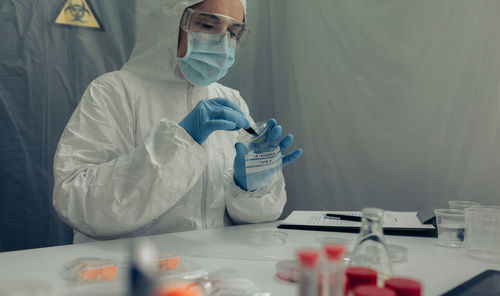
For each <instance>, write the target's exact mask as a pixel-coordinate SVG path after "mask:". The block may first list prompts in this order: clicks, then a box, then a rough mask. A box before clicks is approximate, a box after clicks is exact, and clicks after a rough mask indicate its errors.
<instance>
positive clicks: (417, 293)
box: [385, 277, 422, 296]
mask: <svg viewBox="0 0 500 296" xmlns="http://www.w3.org/2000/svg"><path fill="white" fill-rule="evenodd" d="M385 287H386V288H388V289H391V290H393V291H394V292H395V293H396V295H397V296H421V295H422V284H421V283H420V282H418V281H416V280H412V279H408V278H395V277H393V278H389V279H387V280H386V281H385Z"/></svg>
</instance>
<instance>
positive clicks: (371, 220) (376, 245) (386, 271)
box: [350, 208, 392, 285]
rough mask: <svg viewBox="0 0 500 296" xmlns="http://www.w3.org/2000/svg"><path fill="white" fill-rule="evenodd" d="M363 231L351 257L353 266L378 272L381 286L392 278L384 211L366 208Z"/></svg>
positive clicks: (364, 210) (363, 212)
mask: <svg viewBox="0 0 500 296" xmlns="http://www.w3.org/2000/svg"><path fill="white" fill-rule="evenodd" d="M362 214H363V218H362V221H361V230H360V232H359V235H358V238H357V239H356V245H355V248H354V251H353V255H352V257H351V262H350V265H351V266H365V267H369V268H372V269H375V270H376V271H377V272H378V280H379V281H380V285H382V284H383V281H384V280H385V279H387V278H389V277H391V276H392V265H391V261H390V258H389V255H388V254H387V247H386V245H385V238H384V233H383V232H382V219H383V217H384V211H383V210H381V209H377V208H364V209H363V211H362Z"/></svg>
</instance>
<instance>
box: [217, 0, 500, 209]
mask: <svg viewBox="0 0 500 296" xmlns="http://www.w3.org/2000/svg"><path fill="white" fill-rule="evenodd" d="M248 9H249V11H248V22H249V24H250V26H251V28H252V30H253V34H252V36H251V37H252V38H251V39H250V41H249V42H248V43H247V44H246V46H245V47H244V48H243V49H242V50H241V51H240V52H239V55H238V56H237V64H236V65H235V67H234V68H233V69H232V70H231V72H230V75H229V76H228V77H227V78H226V79H225V83H226V84H228V85H231V86H233V87H235V88H238V89H239V90H240V92H241V93H242V95H243V96H244V98H245V99H246V100H247V102H248V104H249V105H250V109H251V112H252V114H253V116H254V117H255V118H256V119H259V120H265V119H267V118H269V117H276V118H277V119H278V122H280V123H281V124H282V125H283V127H284V130H285V131H288V132H290V133H292V134H294V135H295V146H297V147H302V148H303V149H304V155H303V157H302V158H301V159H300V160H298V161H297V162H296V163H293V164H292V165H290V166H289V167H287V168H285V169H284V173H285V177H286V182H287V192H288V203H287V205H286V211H285V213H284V215H287V214H288V213H289V212H290V211H291V210H293V209H311V210H344V209H350V210H357V209H360V208H362V207H365V206H377V207H381V208H384V209H393V210H417V209H419V208H422V207H425V206H428V205H439V206H444V205H447V204H446V201H448V200H453V199H462V200H474V201H479V202H481V203H488V204H500V194H499V191H500V185H499V183H500V182H499V180H500V33H499V32H500V17H498V16H499V15H500V1H488V0H476V1H469V0H438V1H435V0H419V1H399V0H376V1H375V0H372V1H369V0H315V1H301V0H272V1H268V0H249V3H248Z"/></svg>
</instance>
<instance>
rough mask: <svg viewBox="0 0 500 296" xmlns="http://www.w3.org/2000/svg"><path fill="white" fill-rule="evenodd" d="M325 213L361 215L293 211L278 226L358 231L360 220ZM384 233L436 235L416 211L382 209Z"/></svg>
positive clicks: (359, 213) (348, 213) (356, 214)
mask: <svg viewBox="0 0 500 296" xmlns="http://www.w3.org/2000/svg"><path fill="white" fill-rule="evenodd" d="M327 213H333V214H342V215H352V216H361V212H359V211H347V212H346V211H293V212H292V213H291V214H290V215H289V216H288V217H287V218H286V219H285V220H283V221H281V223H280V224H279V225H278V228H281V229H297V230H315V231H334V232H354V233H357V232H359V229H360V227H361V222H354V221H346V220H337V219H329V218H326V214H327ZM382 225H383V226H382V227H383V231H384V234H387V235H399V236H419V237H437V231H436V228H435V227H434V226H433V225H430V224H423V223H421V222H420V220H419V219H418V218H417V212H399V211H384V218H383V223H382Z"/></svg>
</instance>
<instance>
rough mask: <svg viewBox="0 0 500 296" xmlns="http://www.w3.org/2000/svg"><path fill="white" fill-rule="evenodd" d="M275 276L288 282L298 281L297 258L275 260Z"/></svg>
mask: <svg viewBox="0 0 500 296" xmlns="http://www.w3.org/2000/svg"><path fill="white" fill-rule="evenodd" d="M276 277H277V278H278V279H280V280H282V281H285V282H288V283H298V282H299V278H300V269H299V263H298V262H297V260H293V259H292V260H281V261H278V262H276Z"/></svg>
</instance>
